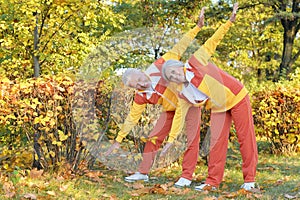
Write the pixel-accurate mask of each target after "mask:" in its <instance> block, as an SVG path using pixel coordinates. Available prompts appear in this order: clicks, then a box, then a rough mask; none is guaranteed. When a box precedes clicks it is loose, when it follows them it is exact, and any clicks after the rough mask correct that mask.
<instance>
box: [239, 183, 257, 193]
mask: <svg viewBox="0 0 300 200" xmlns="http://www.w3.org/2000/svg"><path fill="white" fill-rule="evenodd" d="M241 188H243V189H245V190H247V191H249V190H251V189H254V188H255V182H249V183H244V184H243V185H242V186H241Z"/></svg>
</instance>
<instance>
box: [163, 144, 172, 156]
mask: <svg viewBox="0 0 300 200" xmlns="http://www.w3.org/2000/svg"><path fill="white" fill-rule="evenodd" d="M171 146H173V143H170V142H167V144H166V145H165V146H164V148H163V149H162V151H161V153H160V157H162V158H163V157H165V156H166V154H167V153H168V151H169V149H170V148H171Z"/></svg>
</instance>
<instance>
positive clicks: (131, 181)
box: [124, 179, 149, 183]
mask: <svg viewBox="0 0 300 200" xmlns="http://www.w3.org/2000/svg"><path fill="white" fill-rule="evenodd" d="M124 180H125V181H126V182H128V183H134V182H137V181H144V182H148V181H149V179H140V180H128V179H124Z"/></svg>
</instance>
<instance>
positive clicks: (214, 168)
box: [105, 3, 258, 191]
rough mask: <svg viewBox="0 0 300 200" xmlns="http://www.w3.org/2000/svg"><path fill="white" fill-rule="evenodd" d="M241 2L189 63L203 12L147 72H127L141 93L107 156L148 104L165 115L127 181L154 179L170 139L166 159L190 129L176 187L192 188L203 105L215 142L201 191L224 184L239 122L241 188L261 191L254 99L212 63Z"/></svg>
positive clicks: (125, 78)
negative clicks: (233, 131) (151, 174)
mask: <svg viewBox="0 0 300 200" xmlns="http://www.w3.org/2000/svg"><path fill="white" fill-rule="evenodd" d="M237 9H238V4H237V3H235V4H234V5H233V11H232V14H231V16H230V19H229V20H228V21H227V22H226V23H225V24H223V25H221V26H220V27H219V28H218V30H217V31H216V32H215V33H214V34H213V35H212V37H211V38H209V39H208V40H207V41H206V42H205V43H204V44H203V45H202V46H201V47H200V48H199V49H198V50H197V51H196V52H195V53H194V54H193V55H192V56H191V57H190V58H189V59H188V60H187V61H186V62H185V63H183V62H181V61H180V58H181V55H182V54H183V53H184V51H185V50H186V49H187V47H188V45H189V44H190V43H191V42H192V41H193V40H194V38H195V37H196V35H197V33H198V32H199V31H200V29H201V28H202V27H203V25H204V12H205V8H202V10H201V13H200V16H199V20H198V22H197V25H196V26H195V27H194V28H193V29H191V30H190V31H188V32H187V33H186V34H185V35H184V36H183V38H182V39H181V40H180V41H179V42H178V43H177V44H176V45H175V46H174V47H173V48H172V49H171V50H170V51H168V52H167V53H166V54H164V55H163V56H162V57H161V58H159V59H157V60H156V61H155V62H154V63H152V65H151V66H149V67H148V68H147V70H146V71H144V72H143V71H141V70H139V69H135V68H131V69H127V70H126V71H125V73H124V74H123V77H122V78H123V83H124V84H125V85H126V86H128V87H132V88H135V89H137V92H136V93H135V96H134V101H133V104H132V107H131V109H130V113H129V115H128V116H127V118H126V120H125V122H124V123H123V124H122V126H121V130H120V132H119V133H118V135H117V137H116V139H115V142H114V143H113V144H112V145H111V146H110V148H109V149H108V150H107V152H105V155H109V154H111V152H112V151H113V150H114V149H116V148H119V147H120V143H121V142H122V140H123V138H124V137H126V135H127V134H128V133H129V132H130V130H131V129H132V128H133V127H134V126H135V125H136V124H137V122H138V120H139V118H140V117H141V115H142V112H143V110H144V108H145V107H146V104H160V105H161V106H162V113H161V115H160V117H159V119H158V120H157V123H156V125H155V127H154V128H153V130H152V131H151V133H150V134H149V136H148V140H147V142H146V144H145V148H144V152H143V160H142V162H141V163H140V165H139V169H138V172H136V173H135V174H133V175H130V176H128V177H125V181H127V182H135V181H139V180H144V181H148V180H149V177H148V174H149V171H150V168H151V166H152V164H153V162H154V158H155V156H156V154H157V152H158V150H159V148H160V146H161V144H162V143H163V142H164V141H165V140H166V141H165V145H164V147H163V149H162V151H161V154H160V156H164V155H166V153H167V152H168V150H169V149H170V148H172V146H173V143H174V140H175V139H176V137H177V135H178V134H179V133H180V132H181V131H182V129H183V127H184V125H185V128H186V135H187V147H186V150H185V152H184V155H183V161H182V173H181V177H180V178H179V180H178V181H177V182H176V183H175V186H176V187H189V186H190V185H191V182H192V179H193V173H194V170H195V167H196V164H197V160H198V155H199V142H200V123H201V107H202V106H204V105H205V106H206V107H207V108H208V109H210V110H211V118H210V127H211V141H210V153H209V157H208V176H207V178H206V180H205V182H204V183H202V184H200V185H198V186H196V187H195V190H198V191H202V190H216V189H217V188H218V187H219V185H220V184H221V182H222V179H223V175H224V167H225V163H226V154H227V148H228V138H229V131H230V127H231V123H232V121H233V122H234V125H235V129H236V134H237V138H238V142H239V144H240V152H241V155H242V161H243V162H242V172H243V179H244V183H243V184H242V185H241V188H244V189H245V190H251V189H252V188H254V187H255V175H256V165H257V160H258V153H257V145H256V139H255V133H254V124H253V119H252V111H251V105H250V100H249V96H248V94H247V90H246V89H245V87H244V86H243V85H242V83H240V82H239V81H238V80H236V79H235V78H234V77H232V76H230V75H229V74H227V73H226V72H224V71H223V70H221V69H220V68H218V67H217V66H215V65H214V64H213V63H211V62H209V59H210V57H211V56H212V54H213V53H214V52H215V50H216V47H217V45H218V44H219V43H220V41H221V40H222V38H223V37H224V35H225V34H226V32H227V31H228V30H229V28H230V26H231V25H232V23H233V22H234V21H235V19H236V12H237Z"/></svg>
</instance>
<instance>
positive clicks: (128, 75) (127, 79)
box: [122, 68, 151, 90]
mask: <svg viewBox="0 0 300 200" xmlns="http://www.w3.org/2000/svg"><path fill="white" fill-rule="evenodd" d="M122 81H123V83H124V85H126V86H128V87H132V88H135V89H138V90H145V89H147V88H149V87H150V86H151V81H150V79H149V77H148V76H147V75H146V74H145V73H144V72H142V71H141V70H139V69H135V68H128V69H127V70H126V71H125V72H124V74H123V75H122Z"/></svg>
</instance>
